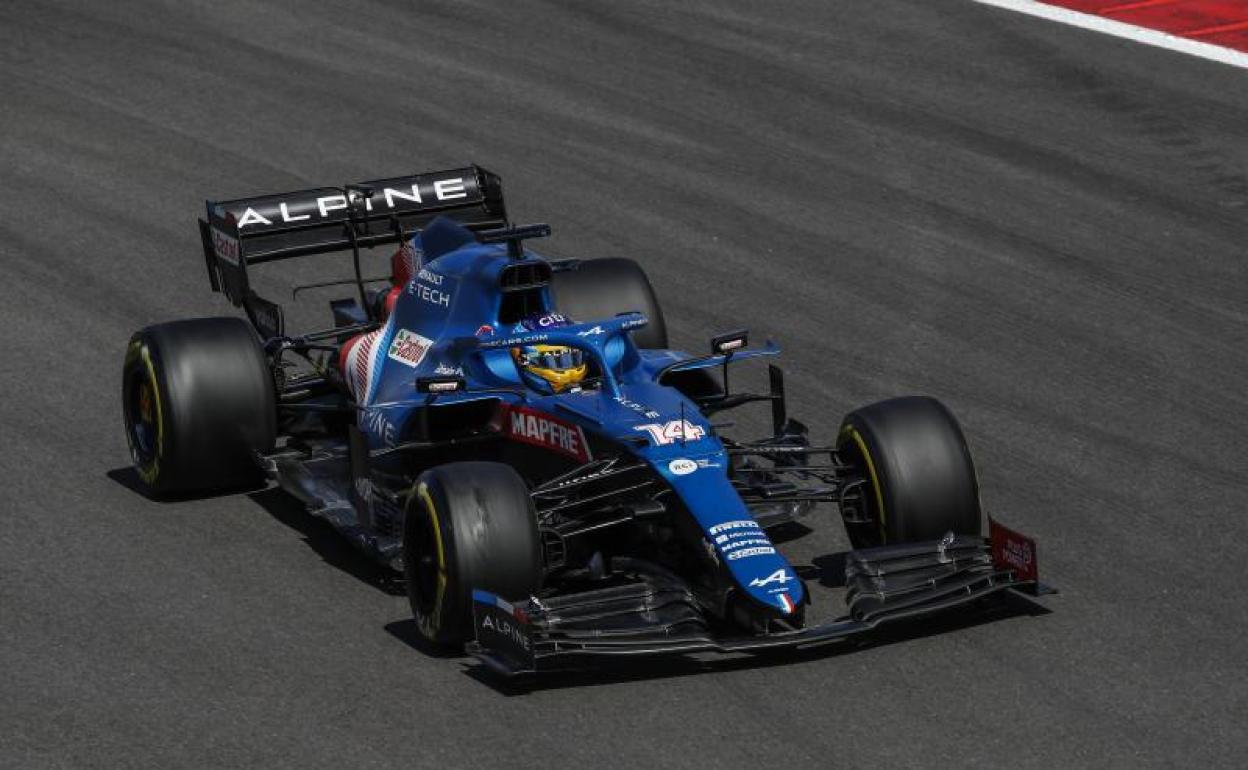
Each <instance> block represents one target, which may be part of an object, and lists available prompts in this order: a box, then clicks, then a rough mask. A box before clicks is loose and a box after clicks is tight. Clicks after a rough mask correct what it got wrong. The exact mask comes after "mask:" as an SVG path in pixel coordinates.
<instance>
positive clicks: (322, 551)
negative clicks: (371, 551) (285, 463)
mask: <svg viewBox="0 0 1248 770" xmlns="http://www.w3.org/2000/svg"><path fill="white" fill-rule="evenodd" d="M247 497H249V498H251V500H252V502H254V503H256V504H257V505H259V506H260V507H261V508H263V509H264V510H265V512H267V513H268V514H269V515H270V516H272V517H273V518H274V519H277V520H278V521H279V522H281V523H282V524H285V525H286V526H287V527H290V528H291V529H293V530H294V531H296V532H298V533H299V534H300V535H302V536H303V541H304V542H305V543H307V544H308V546H309V547H310V548H311V549H312V550H313V551H315V552H316V553H317V555H318V556H320V557H321V558H322V559H324V560H325V563H327V564H329V565H330V566H332V567H337V568H338V569H340V570H342V571H343V572H345V573H347V574H348V575H351V576H352V577H354V578H356V579H357V580H359V581H361V582H363V583H367V584H368V585H370V586H373V587H374V588H376V589H378V590H380V591H383V592H385V593H387V594H389V595H391V596H403V595H404V594H405V593H406V590H405V589H404V587H403V579H402V578H401V577H400V576H399V575H398V574H396V573H395V572H394V571H393V570H390V569H387V568H386V567H383V566H381V565H380V564H378V563H376V562H374V561H373V560H372V559H370V558H368V557H367V556H365V555H364V554H362V553H360V552H359V551H358V550H356V549H355V548H354V547H352V545H351V544H350V543H349V542H347V541H346V540H345V539H344V538H343V536H342V535H340V534H338V532H337V531H335V530H334V528H333V527H332V526H330V525H329V523H328V522H325V521H322V520H320V519H318V518H316V517H315V516H313V515H311V514H309V513H308V509H307V508H306V507H305V506H304V504H303V503H302V502H300V501H299V500H297V499H295V498H294V497H292V496H291V495H289V494H288V493H287V492H286V491H285V490H283V489H281V488H279V487H270V488H268V489H261V490H258V491H254V492H249V493H248V494H247Z"/></svg>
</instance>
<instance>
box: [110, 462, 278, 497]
mask: <svg viewBox="0 0 1248 770" xmlns="http://www.w3.org/2000/svg"><path fill="white" fill-rule="evenodd" d="M104 475H105V476H107V477H108V478H109V480H110V481H113V482H115V483H116V484H119V485H121V486H123V487H125V488H126V489H128V490H130V491H131V492H133V493H135V494H136V495H138V496H140V497H142V498H143V499H145V500H147V501H149V502H153V503H160V504H161V505H167V504H169V503H187V502H193V501H195V500H207V499H209V498H213V497H226V496H228V495H236V494H239V493H243V492H252V491H255V490H257V489H263V488H264V487H265V484H263V483H257V484H250V485H247V486H241V487H238V488H235V489H226V490H209V491H206V492H175V493H172V494H165V495H157V494H155V493H153V492H152V490H151V488H150V487H148V486H147V484H145V483H143V479H141V478H139V472H138V471H136V470H135V469H134V467H133V466H131V465H127V466H125V467H124V468H113V469H112V470H111V471H108V472H106V473H105V474H104Z"/></svg>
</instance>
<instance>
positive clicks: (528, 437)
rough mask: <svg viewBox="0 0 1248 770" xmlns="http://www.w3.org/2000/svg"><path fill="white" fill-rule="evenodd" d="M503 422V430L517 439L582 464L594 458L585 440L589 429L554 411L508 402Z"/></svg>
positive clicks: (502, 418) (501, 419) (501, 416)
mask: <svg viewBox="0 0 1248 770" xmlns="http://www.w3.org/2000/svg"><path fill="white" fill-rule="evenodd" d="M499 423H500V424H499V429H500V430H501V431H502V433H503V434H504V435H505V436H507V437H508V438H510V439H512V440H514V441H520V442H522V443H525V444H531V445H533V446H537V447H542V448H543V449H548V450H550V451H552V452H556V453H558V454H562V455H566V456H567V457H571V458H572V459H574V460H577V461H579V462H582V463H587V462H589V461H590V460H591V459H593V455H592V454H591V453H590V451H589V444H588V443H587V442H586V441H585V431H583V430H581V427H580V426H579V425H575V424H573V423H570V422H568V421H567V420H563V419H560V418H558V417H555V416H554V415H552V414H547V413H546V412H539V411H538V410H536V409H530V408H529V407H527V406H509V405H506V404H504V405H503V406H502V408H501V409H500V412H499Z"/></svg>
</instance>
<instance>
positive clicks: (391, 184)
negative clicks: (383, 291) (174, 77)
mask: <svg viewBox="0 0 1248 770" xmlns="http://www.w3.org/2000/svg"><path fill="white" fill-rule="evenodd" d="M206 204H207V217H206V218H205V219H201V220H199V234H200V239H201V240H202V242H203V248H204V259H205V261H206V263H207V267H208V280H209V283H211V285H212V290H213V291H217V292H221V293H222V294H224V295H225V296H226V297H227V298H228V299H229V300H230V301H231V302H233V303H234V304H235V305H236V306H241V307H243V308H244V310H246V312H247V316H248V318H250V319H251V322H252V324H253V325H255V326H256V329H257V330H258V331H259V332H260V333H261V335H263V336H266V337H275V336H279V335H280V334H282V333H283V328H282V327H283V323H282V317H281V315H282V314H281V308H280V307H278V306H277V305H275V304H274V303H272V302H269V301H267V300H264V299H262V298H260V297H258V296H256V294H255V292H253V291H252V290H251V288H250V285H249V283H248V280H247V268H248V267H249V266H251V265H256V264H260V263H263V262H272V261H275V260H280V259H289V258H292V257H301V256H307V255H310V254H324V253H328V252H334V251H347V250H350V251H352V252H353V254H354V257H355V259H354V262H355V273H356V283H357V284H359V285H360V286H361V294H363V289H362V279H361V277H360V269H359V249H360V248H361V247H372V246H377V245H381V244H388V243H402V242H403V241H405V240H406V239H408V238H410V237H411V235H412V234H413V233H414V232H415V231H416V230H419V229H420V228H422V227H424V226H425V225H426V224H428V223H429V222H430V221H432V220H433V219H434V218H435V217H437V216H440V215H446V216H450V217H453V218H454V219H455V220H456V221H458V222H459V223H460V224H463V225H464V226H466V227H468V228H470V229H473V230H488V229H494V228H498V227H502V226H505V225H506V224H507V211H506V207H505V205H504V203H503V187H502V181H501V180H500V179H499V178H498V177H497V176H496V175H494V174H491V173H490V172H489V171H486V170H485V169H483V168H481V167H480V166H475V165H474V166H468V167H466V168H458V169H451V170H449V171H435V172H430V173H424V174H414V175H412V176H400V177H391V178H389V179H377V180H374V181H371V182H360V183H357V184H351V185H347V186H345V187H318V188H315V189H312V190H299V191H296V192H289V193H280V194H277V195H263V196H260V197H256V198H239V199H237V200H229V201H207V202H206Z"/></svg>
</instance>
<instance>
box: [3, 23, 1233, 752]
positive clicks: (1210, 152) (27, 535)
mask: <svg viewBox="0 0 1248 770" xmlns="http://www.w3.org/2000/svg"><path fill="white" fill-rule="evenodd" d="M0 99H2V105H3V106H2V107H0V313H2V315H0V321H2V323H3V328H4V340H5V342H4V343H3V350H4V359H5V362H6V365H5V366H4V367H3V369H2V370H0V385H2V388H3V390H2V393H3V398H2V399H0V435H2V436H3V443H2V447H0V472H2V473H3V480H4V487H5V495H4V502H3V515H2V516H0V766H3V767H12V768H45V767H49V768H50V767H73V768H80V767H159V768H170V767H191V766H195V767H301V768H306V767H331V768H341V767H350V768H366V767H485V766H516V767H525V766H537V765H539V764H543V765H549V766H554V767H594V766H598V765H603V766H607V767H778V768H790V767H820V768H830V767H844V766H872V765H873V766H882V767H906V766H918V767H930V766H961V765H974V766H984V767H1029V766H1034V767H1069V766H1128V767H1134V766H1138V765H1184V766H1201V765H1209V766H1222V767H1227V766H1234V765H1242V763H1243V761H1244V758H1245V756H1248V736H1246V734H1245V727H1244V724H1245V721H1244V720H1245V716H1246V715H1248V685H1246V684H1245V682H1246V677H1245V673H1244V651H1245V642H1244V639H1245V636H1246V635H1248V607H1246V606H1245V600H1244V593H1243V590H1244V579H1245V576H1246V574H1248V573H1246V572H1245V565H1246V564H1248V481H1246V479H1245V469H1246V468H1248V440H1246V439H1245V438H1244V437H1245V436H1246V435H1248V396H1246V395H1245V387H1244V383H1245V381H1246V380H1248V315H1246V312H1245V307H1246V301H1248V267H1246V266H1245V260H1248V130H1246V127H1248V72H1245V71H1244V70H1242V69H1236V68H1233V67H1229V66H1224V65H1221V64H1216V63H1212V62H1206V61H1201V60H1197V59H1192V58H1188V57H1184V56H1182V55H1180V54H1176V53H1171V52H1167V51H1163V50H1159V49H1155V48H1149V47H1145V46H1141V45H1137V44H1133V43H1130V42H1127V41H1123V40H1118V39H1113V38H1108V37H1102V36H1098V35H1095V34H1092V33H1088V32H1083V31H1079V30H1076V29H1072V28H1069V27H1063V26H1058V25H1053V24H1050V23H1047V22H1043V21H1040V20H1037V19H1032V18H1029V17H1025V16H1020V15H1016V14H1011V13H1008V12H1005V11H1000V10H996V9H993V8H989V7H985V6H981V5H978V4H974V3H970V2H966V1H965V0H897V1H896V2H863V1H861V0H860V1H858V2H828V1H827V0H805V1H803V2H792V3H785V4H764V3H756V2H747V1H746V0H714V1H713V2H712V1H707V2H696V3H670V2H664V1H662V0H650V2H642V3H610V4H607V3H585V2H572V1H571V0H511V1H510V2H506V3H503V2H498V3H487V2H473V1H466V0H456V1H455V2H449V1H444V0H437V1H436V2H422V3H419V4H417V3H408V2H401V1H400V0H372V1H370V2H360V3H354V4H352V3H345V2H344V3H332V4H330V3H315V4H314V3H293V2H287V3H265V4H261V3H253V2H236V1H233V0H230V1H227V2H214V3H207V2H194V3H188V2H173V1H172V0H170V1H169V2H149V3H137V2H121V1H117V2H108V3H87V2H81V1H79V2H73V1H71V0H66V1H64V2H55V1H54V0H41V1H40V2H23V3H18V2H7V3H3V4H0ZM464 162H477V163H480V164H482V165H483V166H485V167H487V168H489V169H490V170H492V171H495V172H497V173H499V174H500V175H501V176H502V177H503V179H504V181H505V183H506V188H507V193H508V201H509V203H510V207H511V211H512V213H513V215H514V217H515V218H516V219H517V220H520V221H548V222H550V223H551V224H552V225H553V227H554V228H555V237H554V239H553V240H552V241H551V242H550V243H549V244H548V245H549V249H548V251H549V252H550V253H554V254H557V255H577V256H630V257H633V258H635V259H637V260H639V261H640V262H641V263H642V264H644V265H645V267H646V268H647V269H648V271H649V273H650V276H651V278H652V280H653V281H654V282H655V284H656V286H657V287H658V289H659V293H660V296H661V299H662V300H663V303H664V305H665V308H666V313H667V317H668V323H669V326H670V327H671V328H672V330H673V334H674V337H675V340H676V342H677V343H679V344H680V345H682V346H684V347H686V348H688V349H695V350H702V349H703V348H704V346H705V344H706V342H705V340H706V339H707V338H708V337H709V336H710V335H712V334H713V333H716V332H721V331H725V330H728V329H732V328H736V327H741V326H746V327H749V328H750V329H751V330H753V332H754V335H755V338H757V339H761V338H763V337H764V336H773V337H775V338H776V339H777V340H778V341H780V342H782V343H783V344H784V345H785V347H786V357H785V360H786V367H787V368H786V371H787V375H788V377H787V382H788V385H789V389H790V393H791V394H792V407H791V408H792V412H793V413H794V414H795V415H796V416H798V417H801V418H803V419H805V420H806V422H808V423H809V424H810V425H812V426H814V427H815V428H816V431H817V432H818V433H820V434H821V435H823V436H826V437H828V438H831V437H832V435H833V433H834V431H835V430H836V427H837V424H838V423H839V420H840V416H841V415H842V414H843V413H844V412H845V411H847V410H848V409H850V408H852V407H853V406H855V405H858V404H861V403H865V402H868V401H872V400H876V399H880V398H884V397H888V396H893V395H899V394H904V393H929V394H932V395H935V396H937V397H939V398H941V399H943V400H944V401H945V402H946V403H948V404H949V405H950V406H951V408H952V409H953V410H954V412H955V413H956V414H958V415H959V416H960V418H961V420H962V423H963V426H964V429H965V430H966V432H967V434H968V436H969V438H970V441H971V443H972V447H973V449H974V451H975V453H976V456H977V458H978V460H979V467H980V476H981V481H982V486H983V495H984V500H985V504H986V506H987V507H988V509H989V510H991V511H993V512H995V513H996V514H997V515H998V516H999V517H1001V518H1002V519H1004V520H1006V521H1008V522H1009V523H1011V524H1013V525H1014V526H1016V527H1017V528H1019V529H1022V530H1024V531H1027V532H1030V533H1031V534H1033V535H1035V536H1036V537H1037V539H1038V540H1039V541H1040V543H1041V549H1042V550H1041V554H1040V558H1041V569H1042V571H1043V572H1044V574H1045V576H1046V577H1047V579H1048V580H1050V581H1051V582H1053V583H1055V584H1057V585H1058V586H1060V588H1061V589H1062V591H1063V593H1062V595H1061V596H1059V597H1055V598H1053V599H1051V600H1049V601H1048V602H1047V605H1048V606H1049V607H1050V608H1051V609H1052V610H1053V612H1051V613H1050V614H1047V615H1046V614H1028V613H1025V612H1021V611H1012V612H1009V613H1004V614H1003V616H1002V617H998V618H991V619H987V620H989V621H990V622H976V623H954V624H941V625H933V626H931V627H928V628H922V629H916V630H913V631H910V632H908V633H906V634H904V635H900V636H894V637H890V638H886V639H884V640H882V642H883V643H880V644H876V645H872V646H869V647H866V648H865V649H859V650H854V651H848V650H843V649H839V650H838V649H834V650H829V651H828V652H827V653H825V654H819V655H806V654H804V655H800V656H789V657H788V658H786V657H780V658H764V659H744V660H736V661H728V662H726V663H710V664H706V663H700V662H697V661H694V662H677V663H673V664H665V665H660V666H654V667H640V668H631V667H630V668H629V669H626V670H623V671H620V672H617V673H615V674H613V675H604V676H597V677H587V676H578V677H566V678H562V679H558V680H553V681H551V682H549V683H548V684H547V685H546V686H539V687H536V688H532V689H519V690H517V689H509V688H504V687H499V686H496V685H495V684H494V683H493V681H492V680H490V679H489V678H488V677H484V676H482V675H481V674H480V672H478V671H477V670H476V668H475V667H474V666H473V665H472V664H471V661H470V660H469V659H466V658H436V657H431V656H430V655H428V654H426V653H425V652H423V651H421V649H419V646H418V645H416V644H415V642H414V641H413V640H414V632H413V631H412V629H411V626H410V624H409V623H408V622H407V618H408V617H409V614H408V609H407V606H406V600H405V599H404V598H403V597H402V596H401V594H400V593H398V592H396V591H395V589H394V587H393V586H392V585H388V584H386V582H385V581H384V579H383V578H384V575H381V574H379V573H378V572H377V571H376V570H374V569H373V568H372V567H370V566H369V565H368V563H366V562H364V561H363V560H362V559H360V558H358V557H356V556H355V555H354V554H353V553H352V552H350V551H349V550H348V549H347V548H346V547H345V546H343V545H341V544H340V543H339V542H338V541H337V539H336V538H335V537H334V536H333V535H332V534H331V532H330V530H329V529H328V527H327V526H322V525H321V524H320V523H319V522H316V521H312V520H310V519H308V518H307V517H306V516H304V515H303V514H302V513H301V512H300V509H299V508H298V506H297V505H295V504H294V503H293V502H292V501H290V500H289V499H288V498H286V497H285V496H284V495H282V494H281V493H277V492H264V491H261V492H257V493H253V494H251V495H246V494H244V495H237V496H233V497H224V498H207V499H195V500H187V501H181V502H175V503H158V502H154V501H151V500H148V499H147V498H145V497H144V496H143V495H142V494H140V493H139V492H138V491H136V484H135V477H134V476H133V474H132V473H130V472H129V471H128V470H127V468H128V463H129V457H128V453H127V450H126V445H125V440H124V437H123V434H122V430H121V415H120V408H119V398H118V390H119V381H120V377H119V375H120V369H121V360H122V355H123V352H124V349H125V345H126V342H127V339H128V337H129V335H130V333H131V332H132V331H133V330H135V329H137V328H139V327H141V326H143V325H145V324H149V323H154V322H158V321H163V320H169V319H173V318H177V317H187V316H198V315H211V314H223V313H230V312H232V308H230V307H229V305H228V303H226V302H225V301H224V300H223V299H222V298H220V297H219V296H218V295H213V294H211V293H209V291H208V286H207V280H206V276H205V271H204V265H203V258H202V255H201V253H200V251H199V245H198V240H197V238H198V234H197V232H196V228H195V218H196V216H197V215H198V214H199V213H200V211H201V207H202V201H203V199H204V198H206V197H231V196H242V195H250V194H258V193H263V192H276V191H281V190H286V189H298V188H301V187H309V186H316V185H322V184H342V183H346V182H350V181H355V180H359V179H369V178H377V177H381V176H386V175H393V174H400V173H407V172H410V171H416V170H423V169H439V168H448V167H454V166H456V165H459V164H462V163H464ZM375 260H376V264H377V265H380V264H381V262H382V260H383V256H382V255H381V254H378V255H377V256H376V257H375ZM338 266H339V267H338V270H337V271H335V270H334V269H333V268H334V264H333V260H329V261H326V260H325V259H320V258H318V259H314V260H309V261H308V262H307V263H305V264H288V265H286V266H285V267H280V266H273V267H269V268H267V269H266V270H265V272H264V273H263V279H262V281H261V282H260V284H261V285H260V288H261V289H262V291H263V292H265V293H268V294H270V295H274V296H275V297H285V296H289V294H288V292H289V289H290V288H291V287H292V286H293V285H295V284H296V283H298V282H300V281H304V280H310V279H314V278H318V277H326V276H333V275H341V274H342V270H343V269H345V266H344V265H343V263H341V261H340V260H339V261H338ZM333 296H335V295H333V294H332V293H329V292H322V293H321V294H320V295H317V296H316V297H313V298H310V299H308V300H307V301H306V302H305V300H304V297H303V296H302V295H301V299H300V304H299V306H298V314H297V315H298V316H299V318H301V319H304V320H306V324H307V326H305V328H308V327H310V325H311V324H313V323H317V324H321V325H324V324H327V323H328V321H329V314H328V308H327V306H326V304H325V303H326V301H327V300H329V299H331V298H332V297H333ZM764 422H765V420H764V417H763V415H761V414H760V415H757V416H756V417H750V418H743V419H742V421H741V424H742V425H743V426H745V427H747V428H748V427H761V426H762V425H763V424H764ZM816 524H817V525H818V527H819V530H818V531H817V532H816V534H814V535H812V536H811V537H809V538H806V539H805V540H800V541H795V542H790V543H788V544H786V545H785V546H784V547H785V548H786V549H787V551H788V552H789V553H790V554H791V555H792V556H793V558H794V559H795V560H796V561H798V562H799V563H811V561H812V560H814V559H815V558H816V557H817V556H818V555H819V554H822V553H826V552H828V551H836V550H839V549H843V548H845V547H846V545H847V544H846V542H845V540H844V538H843V536H842V535H841V533H840V531H839V523H837V522H835V521H833V520H832V518H831V517H825V518H824V519H823V520H822V521H819V522H816ZM816 563H818V562H816ZM1016 609H1017V608H1016Z"/></svg>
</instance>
